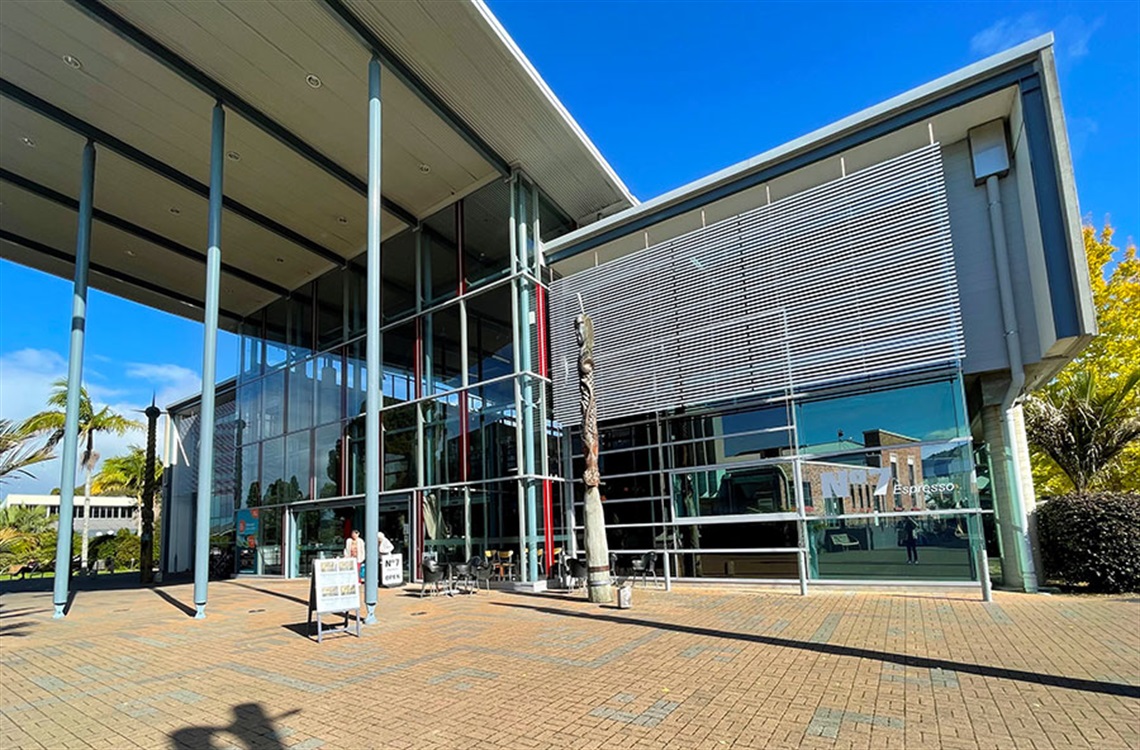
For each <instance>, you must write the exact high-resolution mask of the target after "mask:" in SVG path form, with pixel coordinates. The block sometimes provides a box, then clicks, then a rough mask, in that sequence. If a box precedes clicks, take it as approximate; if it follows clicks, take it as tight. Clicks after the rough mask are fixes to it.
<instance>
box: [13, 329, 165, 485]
mask: <svg viewBox="0 0 1140 750" xmlns="http://www.w3.org/2000/svg"><path fill="white" fill-rule="evenodd" d="M66 376H67V360H66V359H64V357H63V356H62V355H61V354H59V353H58V352H55V351H52V350H50V349H20V350H18V351H14V352H9V353H7V354H4V355H3V356H0V417H3V418H4V419H11V420H13V421H20V420H23V419H26V418H27V417H30V416H31V415H32V414H35V413H36V412H38V411H42V410H43V409H44V408H45V406H46V405H47V399H48V396H49V395H51V392H52V388H53V383H55V382H56V381H57V380H60V379H61V378H65V377H66ZM85 385H86V386H87V391H88V393H89V394H90V396H91V399H92V401H94V402H95V405H96V407H102V406H103V405H106V404H107V402H108V400H109V399H112V398H117V397H119V396H122V395H124V394H126V393H127V391H126V390H124V389H121V388H111V387H106V386H100V385H92V384H90V383H85ZM111 408H112V409H113V410H115V411H117V412H118V413H120V414H123V415H124V416H126V417H128V418H130V419H138V418H139V416H140V415H138V414H136V413H134V410H136V409H138V408H141V407H139V406H138V405H136V404H120V403H116V404H113V405H111ZM143 439H144V435H143V432H142V431H138V430H132V431H131V432H129V433H128V434H126V435H122V436H119V435H97V436H96V437H95V450H96V452H97V453H99V455H101V456H104V457H106V456H117V455H121V454H123V453H126V451H127V448H128V447H129V446H130V445H131V444H132V443H137V444H141V443H142V441H143ZM61 470H62V469H61V466H60V461H59V459H58V458H56V459H54V460H52V461H45V462H44V463H42V464H37V465H36V466H34V467H32V468H31V472H32V474H33V475H34V477H24V478H17V479H13V480H11V481H8V482H5V483H4V486H3V491H4V492H5V493H9V492H17V493H30V494H46V493H48V492H50V491H51V490H52V489H53V488H54V487H58V486H59V480H60V472H61ZM82 481H83V472H82V471H80V472H78V476H77V483H81V482H82Z"/></svg>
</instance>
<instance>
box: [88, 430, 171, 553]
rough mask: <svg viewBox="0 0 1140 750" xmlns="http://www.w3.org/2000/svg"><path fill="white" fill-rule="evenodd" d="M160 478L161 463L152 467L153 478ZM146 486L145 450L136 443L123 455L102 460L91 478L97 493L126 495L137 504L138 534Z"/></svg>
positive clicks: (140, 531) (140, 530)
mask: <svg viewBox="0 0 1140 750" xmlns="http://www.w3.org/2000/svg"><path fill="white" fill-rule="evenodd" d="M161 478H162V464H157V465H155V467H154V479H155V481H156V482H157V481H158V480H159V479H161ZM145 487H146V451H145V450H143V449H142V448H140V447H139V446H137V445H132V446H131V447H130V452H129V453H127V455H125V456H115V457H113V458H108V459H107V460H106V461H104V462H103V466H102V467H101V468H100V469H99V473H98V474H96V475H95V476H94V477H93V478H92V480H91V489H92V490H94V492H95V494H97V495H126V496H127V497H133V498H134V499H135V502H137V503H138V504H139V523H140V529H139V534H140V535H141V534H142V529H141V523H142V496H143V490H144V489H145Z"/></svg>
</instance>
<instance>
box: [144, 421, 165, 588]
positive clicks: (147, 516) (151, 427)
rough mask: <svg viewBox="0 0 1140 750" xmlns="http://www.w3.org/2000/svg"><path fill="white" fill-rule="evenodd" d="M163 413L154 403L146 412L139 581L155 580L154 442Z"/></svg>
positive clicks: (148, 581) (149, 581)
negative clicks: (159, 417)
mask: <svg viewBox="0 0 1140 750" xmlns="http://www.w3.org/2000/svg"><path fill="white" fill-rule="evenodd" d="M161 413H162V412H161V411H160V410H159V409H158V407H156V406H155V405H154V403H153V402H152V403H151V405H150V406H148V407H147V410H146V419H147V428H146V468H144V469H143V470H144V471H145V472H146V476H145V477H143V494H142V498H141V502H140V503H139V505H140V508H139V581H140V582H141V583H151V582H152V581H153V580H154V489H155V488H154V441H155V432H156V430H155V426H156V425H157V423H158V416H159V414H161Z"/></svg>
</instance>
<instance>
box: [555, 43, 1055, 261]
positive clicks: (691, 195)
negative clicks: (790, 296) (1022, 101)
mask: <svg viewBox="0 0 1140 750" xmlns="http://www.w3.org/2000/svg"><path fill="white" fill-rule="evenodd" d="M1052 44H1053V34H1052V33H1047V34H1043V35H1041V36H1039V37H1037V38H1036V39H1033V40H1030V41H1028V42H1025V43H1024V44H1020V45H1018V46H1017V47H1013V48H1011V49H1009V50H1006V51H1005V52H1001V53H998V54H997V55H994V56H992V57H989V58H986V59H985V60H981V61H979V62H977V63H974V64H972V65H969V66H967V67H965V68H962V69H960V70H957V71H955V72H953V73H950V74H948V75H945V76H943V77H941V78H938V79H936V80H934V81H931V82H930V83H927V84H924V85H922V86H919V87H917V88H914V89H911V90H910V91H907V92H904V93H902V94H899V95H898V96H895V97H892V98H891V99H888V100H887V101H885V102H882V103H881V104H877V105H875V106H873V107H869V108H867V109H864V110H862V111H861V112H857V113H855V114H853V115H849V116H848V117H845V118H843V119H842V120H839V121H838V122H835V123H832V124H831V125H827V126H824V127H823V128H820V129H818V130H815V131H813V132H811V133H808V134H807V135H803V136H801V137H799V138H796V139H794V140H792V141H789V142H788V143H785V144H783V145H781V146H777V147H775V148H773V149H769V150H768V151H765V152H764V153H762V154H759V155H757V156H754V157H752V158H750V159H747V160H745V161H743V162H740V163H738V164H735V165H733V166H730V167H727V168H725V169H722V170H720V171H718V172H714V173H713V174H711V175H709V176H707V177H703V178H701V179H699V180H697V181H695V182H692V183H690V184H688V185H683V186H681V187H679V188H677V189H675V190H671V191H669V192H667V193H665V194H663V195H661V196H658V197H657V198H654V199H652V200H650V201H646V202H645V203H642V204H641V205H640V206H635V207H633V208H630V209H626V210H625V211H621V212H619V213H616V214H614V215H613V216H609V217H607V218H604V219H601V220H599V221H597V222H595V223H593V224H590V225H588V226H586V227H583V228H582V229H579V230H577V231H576V232H573V233H571V234H567V235H564V236H562V237H559V238H557V239H556V240H552V241H551V242H549V243H547V247H546V251H547V252H548V253H549V256H548V257H547V262H548V263H557V262H558V261H561V260H565V259H566V258H570V257H573V256H574V255H578V254H579V253H582V252H586V251H588V250H591V249H593V248H595V247H598V246H599V245H602V244H605V243H606V242H609V241H611V240H613V239H616V238H618V237H621V236H624V235H625V234H628V233H630V232H634V231H638V230H639V229H643V228H645V227H648V226H652V225H653V224H657V223H659V222H661V221H664V220H666V219H668V218H671V217H672V216H676V215H677V214H679V213H684V212H685V211H690V210H693V209H694V208H698V207H700V206H703V205H706V204H708V203H711V202H713V201H715V200H719V199H721V198H723V197H726V196H728V195H732V194H734V193H736V192H739V191H741V190H745V189H747V188H749V187H752V186H753V185H755V184H759V183H762V182H766V181H768V180H771V179H774V178H775V177H778V176H780V175H781V174H785V173H787V172H790V171H793V170H794V169H798V168H800V167H803V166H806V165H807V164H810V163H813V162H815V161H818V160H819V159H823V158H827V157H828V156H830V155H832V152H835V153H838V152H839V151H843V150H846V149H848V148H851V147H853V146H855V145H859V143H862V142H864V141H867V140H871V139H873V138H877V137H879V136H881V135H883V134H885V133H886V132H889V131H890V130H894V129H897V128H899V127H903V126H905V125H907V124H912V122H908V121H920V120H923V119H926V118H928V117H931V116H933V115H934V114H937V113H938V112H941V111H945V110H947V109H951V108H953V107H955V106H958V105H960V104H964V103H966V102H968V101H972V100H973V99H977V98H980V97H982V96H985V95H986V94H989V93H992V92H993V91H996V90H998V89H1001V88H1005V87H1006V86H1011V85H1013V84H1015V83H1017V82H1018V81H1019V80H1020V79H1021V78H1022V77H1024V76H1028V75H1032V74H1035V73H1036V72H1037V69H1036V67H1035V65H1036V62H1037V60H1038V57H1039V55H1040V53H1041V51H1042V50H1044V49H1046V48H1048V47H1050V46H1052Z"/></svg>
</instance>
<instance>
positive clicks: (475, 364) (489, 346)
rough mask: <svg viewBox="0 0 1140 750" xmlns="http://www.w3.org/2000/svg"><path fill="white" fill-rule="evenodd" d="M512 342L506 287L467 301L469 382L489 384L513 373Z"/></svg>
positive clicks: (508, 288)
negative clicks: (495, 379) (485, 382)
mask: <svg viewBox="0 0 1140 750" xmlns="http://www.w3.org/2000/svg"><path fill="white" fill-rule="evenodd" d="M511 341H512V337H511V290H510V286H509V285H500V286H497V287H495V288H494V289H489V290H487V291H486V292H483V293H482V294H477V295H475V296H474V297H471V298H469V299H468V300H467V351H468V354H467V369H468V378H469V379H470V382H472V383H477V382H482V381H484V380H492V379H494V378H497V377H499V376H502V375H507V374H509V373H512V372H514V369H515V365H514V349H513V346H512V344H511ZM512 398H513V397H512Z"/></svg>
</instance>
